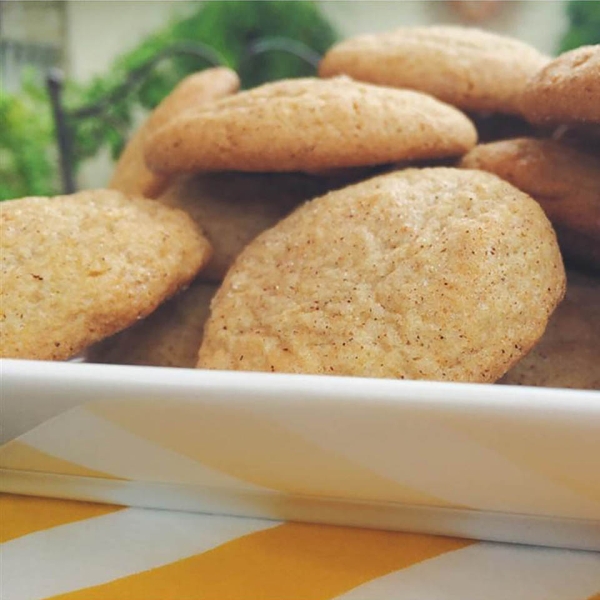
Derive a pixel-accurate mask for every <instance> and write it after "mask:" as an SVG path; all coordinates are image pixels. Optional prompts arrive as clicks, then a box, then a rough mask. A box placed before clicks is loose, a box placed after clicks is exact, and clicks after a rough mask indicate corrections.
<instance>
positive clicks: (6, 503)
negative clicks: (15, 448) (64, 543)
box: [0, 494, 122, 542]
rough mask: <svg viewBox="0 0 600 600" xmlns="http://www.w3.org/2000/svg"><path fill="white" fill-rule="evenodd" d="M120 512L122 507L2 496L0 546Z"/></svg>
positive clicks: (0, 506)
mask: <svg viewBox="0 0 600 600" xmlns="http://www.w3.org/2000/svg"><path fill="white" fill-rule="evenodd" d="M118 510H122V507H120V506H108V505H105V504H92V503H90V502H75V501H73V500H55V499H50V498H35V497H32V496H13V495H11V494H0V542H8V541H9V540H13V539H15V538H18V537H21V536H23V535H27V534H29V533H34V532H36V531H42V530H44V529H50V528H51V527H56V526H57V525H65V524H66V523H74V522H75V521H83V520H84V519H91V518H92V517H99V516H101V515H106V514H108V513H112V512H116V511H118Z"/></svg>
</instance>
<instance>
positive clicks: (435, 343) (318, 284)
mask: <svg viewBox="0 0 600 600" xmlns="http://www.w3.org/2000/svg"><path fill="white" fill-rule="evenodd" d="M564 285H565V281H564V269H563V265H562V261H561V256H560V252H559V249H558V246H557V244H556V238H555V235H554V231H553V230H552V227H551V225H550V223H549V222H548V219H547V218H546V216H545V215H544V213H543V211H542V209H541V208H540V206H539V205H538V204H537V203H536V202H535V201H534V200H532V199H531V198H529V197H528V196H527V195H525V194H524V193H522V192H520V191H519V190H517V189H516V188H514V187H513V186H511V185H510V184H508V183H506V182H505V181H502V180H501V179H499V178H498V177H496V176H495V175H492V174H489V173H484V172H481V171H466V170H460V169H453V168H443V167H439V168H431V169H407V170H404V171H398V172H394V173H390V174H387V175H382V176H379V177H375V178H373V179H370V180H368V181H365V182H362V183H359V184H356V185H353V186H349V187H347V188H344V189H341V190H338V191H335V192H332V193H330V194H327V195H325V196H322V197H320V198H317V199H315V200H312V201H311V202H308V203H306V204H303V205H302V206H301V207H300V208H298V209H297V210H295V211H294V212H293V213H292V214H291V215H290V216H288V217H286V218H285V219H284V220H282V221H280V222H279V223H278V224H277V225H275V226H274V227H272V228H271V229H269V230H268V231H266V232H264V233H262V234H261V235H259V236H258V237H257V238H256V239H255V240H254V241H253V242H251V243H250V244H249V245H248V246H247V247H246V248H245V249H244V251H243V252H242V253H241V254H240V256H238V258H237V259H236V261H235V263H234V265H233V266H232V268H231V269H230V270H229V272H228V274H227V277H226V278H225V281H224V282H223V284H222V286H221V288H220V289H219V291H218V292H217V294H216V296H215V298H214V300H213V303H212V312H211V317H210V318H209V320H208V322H207V324H206V328H205V334H204V341H203V343H202V346H201V348H200V353H199V361H198V366H199V367H201V368H210V369H233V370H248V371H283V372H290V373H315V374H318V373H321V374H332V375H334V374H335V375H357V376H365V377H383V378H405V379H432V380H445V381H467V382H469V381H470V382H491V381H495V380H497V379H498V378H499V377H501V376H502V375H503V374H504V373H505V372H506V371H507V370H508V369H509V368H510V367H511V366H512V364H513V363H515V362H516V361H517V360H518V359H519V358H521V357H522V356H523V355H524V354H525V353H526V352H527V351H528V350H529V349H530V348H531V347H532V346H533V345H534V344H535V342H536V341H537V340H538V339H539V338H540V337H541V335H542V334H543V332H544V329H545V327H546V323H547V320H548V317H549V315H550V314H551V313H552V311H553V310H554V308H555V306H556V304H557V303H558V302H559V301H560V299H561V298H562V296H563V293H564Z"/></svg>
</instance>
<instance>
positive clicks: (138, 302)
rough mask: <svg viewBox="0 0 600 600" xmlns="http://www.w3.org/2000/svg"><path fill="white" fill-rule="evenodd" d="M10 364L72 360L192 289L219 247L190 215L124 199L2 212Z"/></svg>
mask: <svg viewBox="0 0 600 600" xmlns="http://www.w3.org/2000/svg"><path fill="white" fill-rule="evenodd" d="M0 219H1V226H2V230H1V236H0V244H1V246H0V247H1V250H2V289H1V299H2V312H1V317H0V318H1V320H0V339H1V348H2V350H1V354H2V356H3V357H8V358H29V359H42V360H62V359H67V358H70V357H71V356H74V355H75V354H77V353H78V352H79V351H80V350H82V349H83V348H85V347H86V346H88V345H90V344H92V343H94V342H97V341H98V340H100V339H102V338H104V337H106V336H108V335H112V334H113V333H116V332H117V331H119V330H121V329H124V328H125V327H127V326H129V325H131V324H132V323H134V322H135V321H136V320H137V319H139V318H141V317H144V316H146V315H147V314H148V313H150V312H151V311H152V310H154V309H155V308H156V307H157V306H158V305H159V304H160V303H161V302H162V301H163V300H165V299H166V298H168V297H170V296H171V295H173V294H174V293H175V292H176V291H177V290H178V289H180V288H181V287H183V286H185V285H187V284H188V283H189V282H190V281H191V280H192V279H193V277H194V276H195V275H196V273H197V272H198V271H199V270H200V268H201V267H202V265H204V264H205V263H206V262H207V261H208V260H209V258H210V251H211V249H210V244H209V243H208V241H207V240H206V239H205V238H204V237H203V236H202V235H201V234H200V232H199V231H198V228H197V226H196V225H195V224H194V222H193V221H192V220H191V219H190V218H189V217H188V216H187V215H186V214H185V213H183V212H182V211H178V210H173V209H171V208H168V207H166V206H163V205H162V204H160V203H159V202H156V201H153V200H146V199H145V198H136V197H132V196H126V195H124V194H121V193H120V192H117V191H114V190H92V191H86V192H80V193H77V194H73V195H70V196H57V197H55V198H22V199H20V200H10V201H6V202H3V203H2V204H0Z"/></svg>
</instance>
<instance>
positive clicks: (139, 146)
mask: <svg viewBox="0 0 600 600" xmlns="http://www.w3.org/2000/svg"><path fill="white" fill-rule="evenodd" d="M239 86H240V81H239V78H238V76H237V74H236V73H235V72H234V71H232V70H231V69H227V68H225V67H218V68H215V69H208V70H206V71H200V72H199V73H194V74H193V75H190V76H189V77H186V78H185V79H184V80H183V81H181V83H179V85H178V86H177V87H176V88H175V89H174V90H173V91H172V92H171V93H170V94H169V95H168V96H167V97H166V98H165V99H164V100H163V101H162V102H161V103H160V104H159V105H158V106H157V107H156V108H155V109H154V111H153V112H152V113H151V114H150V116H149V117H148V119H147V120H146V122H145V123H143V124H142V125H141V127H140V128H139V129H138V130H137V132H135V133H134V134H133V137H132V138H131V139H130V140H129V142H128V144H127V145H126V146H125V149H124V150H123V152H122V153H121V156H120V158H119V160H118V162H117V165H116V167H115V171H114V173H113V175H112V178H111V180H110V183H109V187H110V188H113V189H116V190H120V191H121V192H125V193H127V194H135V195H139V196H145V197H147V198H154V197H155V196H156V195H158V194H160V193H161V191H163V190H164V188H165V186H166V185H167V184H168V182H169V178H168V177H166V176H164V175H160V174H158V173H153V172H152V171H150V170H149V169H148V167H146V163H145V162H144V151H143V148H144V139H145V138H146V136H147V135H148V134H149V133H150V132H152V131H153V130H154V129H156V128H157V127H160V126H161V125H162V124H164V123H166V122H167V121H168V120H169V119H171V118H172V117H174V116H176V115H178V114H179V113H181V112H182V111H184V110H186V109H187V108H193V107H194V106H198V105H199V104H203V103H205V102H210V101H211V100H216V99H218V98H223V97H224V96H229V95H230V94H233V93H234V92H236V91H237V90H238V88H239Z"/></svg>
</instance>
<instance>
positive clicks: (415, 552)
mask: <svg viewBox="0 0 600 600" xmlns="http://www.w3.org/2000/svg"><path fill="white" fill-rule="evenodd" d="M473 543H474V542H472V541H468V540H459V539H454V538H443V537H435V536H429V535H416V534H407V533H395V532H387V531H374V530H367V529H352V528H348V527H333V526H327V525H307V524H298V523H285V524H283V525H280V526H278V527H274V528H271V529H267V530H263V531H259V532H257V533H252V534H250V535H247V536H244V537H241V538H238V539H236V540H233V541H231V542H228V543H226V544H223V545H222V546H219V547H217V548H215V549H213V550H210V551H208V552H204V553H203V554H198V555H196V556H192V557H190V558H187V559H183V560H180V561H177V562H174V563H171V564H169V565H165V566H163V567H159V568H156V569H152V570H150V571H146V572H144V573H138V574H135V575H131V576H129V577H124V578H122V579H118V580H116V581H113V582H110V583H107V584H104V585H100V586H96V587H93V588H87V589H83V590H79V591H77V592H71V593H67V594H63V595H60V596H55V597H54V598H55V600H56V599H62V600H106V598H111V599H113V600H140V599H141V598H144V600H181V599H182V598H185V600H216V599H217V598H218V599H219V600H240V598H248V599H252V600H281V599H282V598H298V599H300V598H301V599H302V600H326V599H331V598H335V597H336V596H338V595H339V594H342V593H344V592H347V591H348V590H351V589H352V588H355V587H357V586H359V585H361V584H363V583H366V582H367V581H370V580H372V579H374V578H376V577H381V576H382V575H385V574H387V573H390V572H392V571H396V570H398V569H403V568H406V567H409V566H410V565H413V564H415V563H418V562H421V561H423V560H426V559H428V558H433V557H434V556H438V555H440V554H444V553H445V552H451V551H453V550H458V549H460V548H464V547H465V546H468V545H470V544H473Z"/></svg>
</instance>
